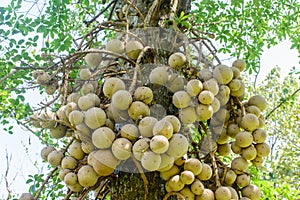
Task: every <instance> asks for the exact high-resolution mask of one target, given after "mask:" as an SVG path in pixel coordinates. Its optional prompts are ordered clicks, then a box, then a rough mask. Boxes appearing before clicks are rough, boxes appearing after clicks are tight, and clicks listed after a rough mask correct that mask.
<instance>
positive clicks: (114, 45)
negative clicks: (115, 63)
mask: <svg viewBox="0 0 300 200" xmlns="http://www.w3.org/2000/svg"><path fill="white" fill-rule="evenodd" d="M106 50H107V51H112V52H114V53H118V54H122V53H124V51H125V46H124V43H123V42H122V41H120V40H118V39H111V40H109V41H108V42H107V44H106Z"/></svg>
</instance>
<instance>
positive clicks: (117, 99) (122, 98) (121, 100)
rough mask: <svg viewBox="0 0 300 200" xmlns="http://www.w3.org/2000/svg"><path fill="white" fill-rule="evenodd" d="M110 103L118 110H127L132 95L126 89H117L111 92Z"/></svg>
mask: <svg viewBox="0 0 300 200" xmlns="http://www.w3.org/2000/svg"><path fill="white" fill-rule="evenodd" d="M111 103H112V105H113V106H114V107H115V108H117V109H119V110H127V109H128V108H129V106H130V104H131V103H132V96H131V94H130V92H128V91H127V90H118V91H116V92H115V93H114V94H113V96H112V98H111Z"/></svg>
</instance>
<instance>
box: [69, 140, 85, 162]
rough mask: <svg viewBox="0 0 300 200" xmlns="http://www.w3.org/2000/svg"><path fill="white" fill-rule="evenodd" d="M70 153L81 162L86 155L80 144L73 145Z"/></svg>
mask: <svg viewBox="0 0 300 200" xmlns="http://www.w3.org/2000/svg"><path fill="white" fill-rule="evenodd" d="M68 152H69V154H70V155H71V156H73V157H74V158H76V159H77V160H81V159H82V158H83V157H84V155H85V153H84V152H83V151H82V148H81V143H79V142H75V143H72V144H71V145H70V147H69V148H68Z"/></svg>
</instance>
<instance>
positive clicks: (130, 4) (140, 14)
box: [125, 0, 145, 21]
mask: <svg viewBox="0 0 300 200" xmlns="http://www.w3.org/2000/svg"><path fill="white" fill-rule="evenodd" d="M125 2H126V3H127V4H128V5H129V6H131V7H132V8H133V9H134V10H135V11H136V12H137V13H138V14H139V16H140V18H141V20H142V21H144V20H145V17H144V15H143V13H142V12H141V11H140V9H138V7H136V6H135V5H134V4H133V3H132V2H131V1H129V0H125Z"/></svg>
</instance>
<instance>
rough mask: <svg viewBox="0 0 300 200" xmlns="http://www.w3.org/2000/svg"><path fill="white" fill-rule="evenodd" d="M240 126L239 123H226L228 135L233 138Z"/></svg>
mask: <svg viewBox="0 0 300 200" xmlns="http://www.w3.org/2000/svg"><path fill="white" fill-rule="evenodd" d="M240 131H241V130H240V127H239V125H237V124H235V123H231V124H228V126H227V135H228V136H230V137H231V138H235V136H236V135H237V134H238V133H239V132H240Z"/></svg>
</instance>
